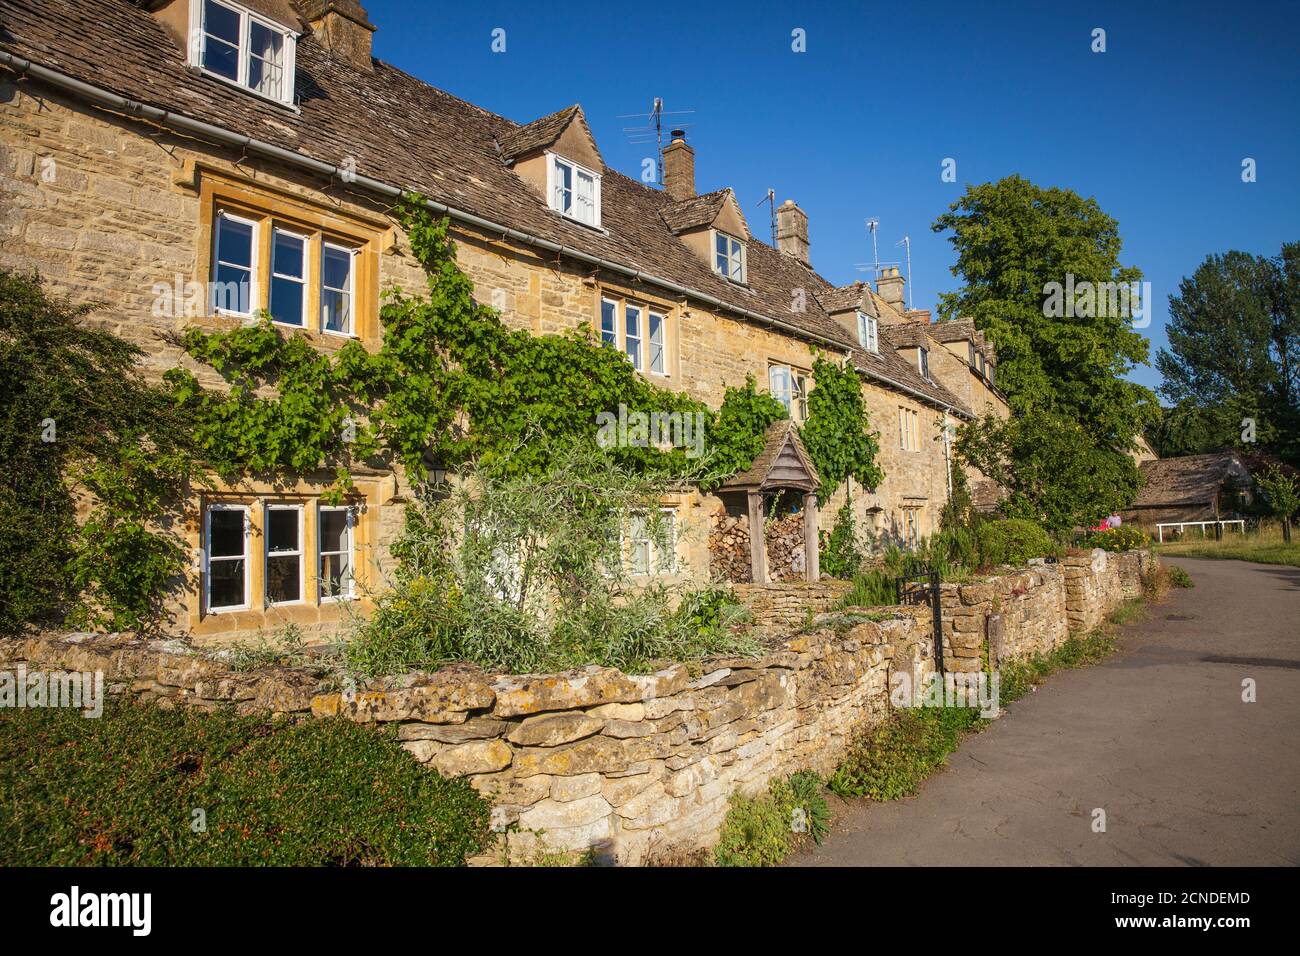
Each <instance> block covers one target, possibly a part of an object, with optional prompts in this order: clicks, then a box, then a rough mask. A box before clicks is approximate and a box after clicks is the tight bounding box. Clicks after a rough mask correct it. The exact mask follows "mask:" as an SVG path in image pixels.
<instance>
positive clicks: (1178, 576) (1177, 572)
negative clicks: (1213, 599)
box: [1169, 564, 1196, 588]
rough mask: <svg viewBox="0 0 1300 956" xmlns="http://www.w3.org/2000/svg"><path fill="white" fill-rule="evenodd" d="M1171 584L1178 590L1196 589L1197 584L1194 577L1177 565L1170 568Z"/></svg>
mask: <svg viewBox="0 0 1300 956" xmlns="http://www.w3.org/2000/svg"><path fill="white" fill-rule="evenodd" d="M1169 583H1170V584H1172V585H1173V586H1174V587H1176V588H1194V587H1196V583H1195V582H1194V581H1193V580H1192V576H1191V575H1190V574H1188V573H1187V572H1186V571H1185V570H1183V569H1182V568H1180V567H1178V566H1177V565H1172V564H1171V565H1170V566H1169Z"/></svg>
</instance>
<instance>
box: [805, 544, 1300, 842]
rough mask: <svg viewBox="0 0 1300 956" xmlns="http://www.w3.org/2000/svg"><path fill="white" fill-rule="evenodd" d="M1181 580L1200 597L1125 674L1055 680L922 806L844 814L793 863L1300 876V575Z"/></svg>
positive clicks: (1227, 564)
mask: <svg viewBox="0 0 1300 956" xmlns="http://www.w3.org/2000/svg"><path fill="white" fill-rule="evenodd" d="M1166 560H1168V559H1166ZM1170 563H1172V564H1178V565H1181V566H1182V567H1184V568H1186V569H1187V570H1188V571H1189V572H1190V573H1191V576H1192V580H1193V581H1194V582H1195V583H1196V587H1195V588H1193V589H1190V590H1175V591H1174V592H1173V594H1172V596H1171V598H1170V599H1169V600H1168V601H1167V602H1166V603H1165V604H1162V605H1158V606H1156V607H1154V608H1152V609H1150V610H1149V612H1148V614H1147V617H1146V619H1145V620H1142V621H1139V622H1137V623H1135V624H1132V625H1130V626H1128V627H1126V628H1124V630H1123V633H1122V635H1121V639H1120V648H1121V649H1120V651H1119V653H1118V654H1117V655H1116V656H1115V657H1113V658H1112V659H1110V660H1108V661H1107V662H1106V663H1104V664H1101V665H1098V666H1094V667H1089V668H1082V669H1080V670H1075V671H1067V672H1064V673H1060V674H1057V675H1055V676H1053V677H1050V678H1048V680H1047V682H1046V683H1044V684H1042V685H1040V686H1039V688H1038V690H1037V691H1036V692H1035V693H1031V694H1029V695H1026V697H1024V698H1022V699H1021V700H1020V701H1018V702H1017V703H1015V704H1013V705H1011V706H1010V708H1009V710H1008V712H1007V714H1006V715H1004V716H1003V717H1002V718H1000V719H999V720H998V721H997V722H996V723H994V725H993V726H992V727H990V728H989V729H988V730H987V731H985V732H984V733H983V734H979V735H977V736H975V737H972V738H969V739H968V740H967V741H966V742H965V743H964V744H963V745H962V747H961V749H960V750H959V751H957V753H955V754H953V755H951V756H950V757H949V766H948V768H947V769H946V770H943V771H940V772H939V773H937V774H936V775H935V776H933V777H931V778H930V779H929V780H927V781H926V782H925V784H924V785H923V786H922V787H921V790H920V792H919V793H918V794H917V795H915V796H913V797H911V798H909V799H906V800H901V801H897V802H894V803H877V804H872V803H866V802H852V803H849V804H845V805H842V806H841V807H840V808H839V809H838V811H837V813H838V818H837V820H836V824H835V826H834V828H833V831H832V834H831V836H830V837H829V838H828V839H827V840H826V842H825V844H824V845H823V846H822V847H820V848H817V849H815V850H812V851H808V852H804V853H801V854H799V855H797V856H796V857H794V858H793V859H792V860H791V861H790V862H791V864H792V865H801V866H872V865H894V866H897V865H944V864H947V865H1079V864H1083V865H1120V866H1124V865H1147V866H1152V865H1154V866H1161V865H1166V866H1168V865H1172V866H1178V865H1189V866H1201V865H1215V866H1221V865H1250V864H1254V865H1290V866H1295V865H1300V568H1289V567H1282V566H1277V565H1264V564H1247V563H1244V562H1239V561H1213V560H1195V559H1190V558H1188V559H1181V558H1180V559H1177V560H1174V561H1171V562H1170ZM1246 677H1251V678H1254V680H1255V682H1256V685H1257V693H1258V702H1257V703H1253V704H1246V703H1243V702H1242V700H1241V694H1242V680H1243V678H1246ZM1097 807H1101V808H1103V809H1104V810H1105V811H1106V832H1105V833H1094V832H1092V826H1091V824H1092V819H1093V809H1094V808H1097Z"/></svg>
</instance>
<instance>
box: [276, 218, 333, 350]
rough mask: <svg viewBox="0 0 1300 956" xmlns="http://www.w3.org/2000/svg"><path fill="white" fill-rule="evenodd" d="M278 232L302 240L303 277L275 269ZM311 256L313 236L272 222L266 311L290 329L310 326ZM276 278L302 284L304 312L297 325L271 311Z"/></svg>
mask: <svg viewBox="0 0 1300 956" xmlns="http://www.w3.org/2000/svg"><path fill="white" fill-rule="evenodd" d="M277 233H283V234H284V235H286V236H291V237H292V238H294V239H298V240H301V241H302V278H298V277H297V276H291V275H285V274H282V273H279V272H276V271H275V237H276V234H277ZM311 257H312V242H311V236H309V235H306V234H305V233H301V232H295V231H294V230H292V229H286V228H285V227H284V226H279V225H276V224H275V223H272V224H271V268H270V270H269V271H268V272H267V290H266V293H267V298H266V311H267V312H268V313H271V321H273V322H274V323H275V324H276V325H283V326H284V327H285V328H289V329H306V328H308V325H307V299H308V298H309V296H308V295H307V280H308V278H309V277H310V276H311ZM321 271H322V272H323V271H324V270H323V269H322V270H321ZM276 279H284V280H286V281H288V282H296V283H298V284H299V285H300V286H302V312H301V314H300V315H299V318H300V319H301V320H302V321H300V322H299V323H298V324H297V325H294V324H293V323H292V322H285V321H283V320H281V319H277V318H275V314H274V313H272V312H271V305H272V302H271V300H272V298H273V297H274V296H275V280H276Z"/></svg>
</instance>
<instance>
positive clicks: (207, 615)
mask: <svg viewBox="0 0 1300 956" xmlns="http://www.w3.org/2000/svg"><path fill="white" fill-rule="evenodd" d="M327 484H328V482H327V481H319V482H313V481H310V480H302V481H298V482H297V483H294V484H292V485H290V486H287V487H274V486H272V485H270V484H266V483H262V482H248V483H241V484H239V485H237V486H234V487H232V486H227V485H225V484H223V483H221V482H220V481H217V480H215V479H214V480H213V481H212V485H213V489H212V490H208V491H205V492H204V493H203V494H201V495H200V496H199V497H198V498H197V499H196V500H195V501H194V502H193V505H192V507H193V511H192V513H191V516H190V520H189V521H188V529H189V531H188V535H187V538H188V540H187V543H188V545H189V547H190V550H191V553H193V554H194V555H195V556H196V560H195V565H194V570H195V580H194V582H193V583H192V584H191V586H189V587H187V588H186V592H185V602H186V609H187V616H188V618H189V624H190V628H191V633H193V634H194V636H196V637H203V636H209V635H215V634H222V633H226V632H235V631H248V630H255V629H257V628H267V629H274V628H276V627H279V626H281V625H283V624H286V623H291V622H292V623H298V624H316V623H325V622H329V623H333V622H337V621H341V620H343V619H344V618H345V617H346V616H347V615H348V614H349V613H351V612H350V611H349V606H352V607H359V608H362V609H365V608H368V607H369V604H370V602H369V600H368V599H367V598H366V597H365V596H366V595H367V594H369V593H371V591H372V590H373V589H374V588H375V587H376V586H377V585H378V584H379V580H378V577H377V569H376V568H374V567H373V566H372V564H373V563H372V562H371V561H369V560H367V557H366V556H367V554H368V553H369V552H371V551H373V549H374V547H375V545H376V543H377V542H378V540H379V519H380V510H381V509H380V505H379V501H380V494H381V487H380V486H381V484H382V482H379V481H370V480H364V479H363V480H358V481H357V482H356V493H355V494H354V495H351V496H349V497H347V498H346V499H344V501H342V502H341V503H340V504H339V505H337V506H336V505H332V504H328V503H325V502H323V501H321V492H322V491H323V490H324V488H325V487H326V485H327ZM270 507H277V508H278V507H294V508H298V509H301V516H302V517H301V519H300V524H299V528H300V535H299V549H298V550H299V555H300V558H299V562H300V567H299V574H300V579H299V580H300V587H301V590H300V592H299V600H297V601H291V602H283V603H275V604H272V603H270V602H269V601H268V599H267V597H266V564H267V552H266V537H265V528H266V511H267V510H268V508H270ZM335 507H349V508H351V509H353V520H352V527H351V559H350V560H351V568H352V587H351V593H350V595H348V596H327V597H322V596H321V595H320V582H319V575H320V513H321V512H322V511H328V510H330V509H332V508H335ZM213 508H218V509H241V510H243V511H244V512H245V515H246V522H245V527H246V531H245V534H246V536H247V537H246V542H245V549H244V554H245V558H246V565H245V571H244V574H245V580H244V594H245V598H246V600H245V603H244V604H243V605H241V606H238V607H229V608H218V609H216V610H210V609H209V608H208V606H207V604H208V581H207V567H206V563H207V552H206V547H207V535H208V514H209V512H210V510H212V509H213Z"/></svg>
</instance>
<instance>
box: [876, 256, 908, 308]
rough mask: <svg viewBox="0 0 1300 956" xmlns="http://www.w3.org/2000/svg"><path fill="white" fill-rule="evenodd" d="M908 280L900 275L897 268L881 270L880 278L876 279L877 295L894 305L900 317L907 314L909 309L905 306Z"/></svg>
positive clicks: (890, 267) (887, 267)
mask: <svg viewBox="0 0 1300 956" xmlns="http://www.w3.org/2000/svg"><path fill="white" fill-rule="evenodd" d="M906 282H907V280H906V279H904V278H903V277H902V276H900V275H899V274H898V267H897V266H886V267H885V268H883V269H881V270H880V278H878V279H876V294H877V295H879V296H880V297H881V298H882V299H884V300H885V301H886V302H888V303H889V304H890V305H892V306H893V307H894V309H895V311H897V312H898V314H899V315H900V316H902V315H904V314H906V312H907V309H906V307H905V306H904V305H903V286H904V285H905V284H906Z"/></svg>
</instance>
